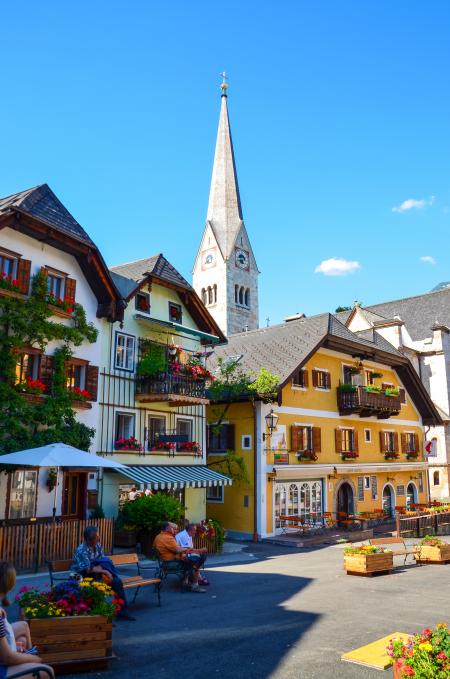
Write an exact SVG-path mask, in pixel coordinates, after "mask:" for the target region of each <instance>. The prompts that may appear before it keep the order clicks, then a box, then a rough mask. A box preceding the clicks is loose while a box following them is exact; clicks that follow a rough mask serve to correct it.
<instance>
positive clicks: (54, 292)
mask: <svg viewBox="0 0 450 679" xmlns="http://www.w3.org/2000/svg"><path fill="white" fill-rule="evenodd" d="M47 290H48V294H49V295H51V296H52V297H55V298H56V299H63V297H64V278H63V277H62V276H58V275H57V274H54V273H52V272H48V273H47Z"/></svg>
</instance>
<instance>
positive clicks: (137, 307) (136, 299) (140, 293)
mask: <svg viewBox="0 0 450 679" xmlns="http://www.w3.org/2000/svg"><path fill="white" fill-rule="evenodd" d="M139 297H145V301H146V302H147V304H148V309H147V310H146V311H145V310H144V309H141V308H140V307H139V305H138V298H139ZM134 308H135V310H136V311H137V312H138V313H140V314H145V315H146V316H149V315H150V311H151V305H150V293H148V292H143V291H142V290H139V292H137V293H136V295H135V298H134Z"/></svg>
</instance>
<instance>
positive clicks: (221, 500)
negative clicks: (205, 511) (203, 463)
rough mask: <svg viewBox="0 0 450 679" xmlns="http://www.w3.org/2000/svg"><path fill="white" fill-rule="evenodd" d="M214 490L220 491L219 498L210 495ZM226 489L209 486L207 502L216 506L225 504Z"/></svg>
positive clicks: (207, 488)
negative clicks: (209, 492)
mask: <svg viewBox="0 0 450 679" xmlns="http://www.w3.org/2000/svg"><path fill="white" fill-rule="evenodd" d="M212 488H214V490H218V491H220V492H219V495H220V497H218V498H212V497H210V496H209V495H208V491H209V490H211V489H212ZM224 491H225V489H224V487H223V486H207V487H206V502H212V503H214V504H223V503H224V501H225V492H224Z"/></svg>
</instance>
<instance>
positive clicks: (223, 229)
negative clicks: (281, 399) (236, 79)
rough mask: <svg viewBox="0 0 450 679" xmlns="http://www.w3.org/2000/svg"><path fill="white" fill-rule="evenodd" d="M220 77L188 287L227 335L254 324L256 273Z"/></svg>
mask: <svg viewBox="0 0 450 679" xmlns="http://www.w3.org/2000/svg"><path fill="white" fill-rule="evenodd" d="M223 76H224V77H223V82H222V85H221V90H222V97H221V108H220V118H219V129H218V131H217V142H216V151H215V155H214V165H213V171H212V177H211V188H210V192H209V203H208V213H207V216H206V226H205V230H204V232H203V237H202V240H201V243H200V248H199V250H198V253H197V258H196V260H195V264H194V270H193V286H194V288H195V291H196V292H197V294H198V295H199V296H200V297H201V299H202V300H203V302H204V303H205V304H206V306H207V307H208V310H209V311H210V313H211V315H212V316H213V317H214V319H215V320H216V321H217V323H218V325H219V326H220V328H221V329H222V330H223V332H224V333H225V335H227V336H228V335H233V334H235V333H238V332H243V331H245V330H255V329H256V328H258V327H259V323H258V273H259V271H258V267H257V266H256V261H255V257H254V255H253V250H252V246H251V245H250V239H249V237H248V234H247V230H246V228H245V225H244V218H243V216H242V206H241V199H240V196H239V186H238V180H237V174H236V163H235V159H234V151H233V142H232V139H231V130H230V121H229V119H228V108H227V84H226V82H225V74H223Z"/></svg>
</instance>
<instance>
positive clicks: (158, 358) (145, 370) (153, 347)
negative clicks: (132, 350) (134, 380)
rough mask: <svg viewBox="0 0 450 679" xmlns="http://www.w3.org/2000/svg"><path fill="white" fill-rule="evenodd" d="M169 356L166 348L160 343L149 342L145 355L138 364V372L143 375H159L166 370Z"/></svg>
mask: <svg viewBox="0 0 450 679" xmlns="http://www.w3.org/2000/svg"><path fill="white" fill-rule="evenodd" d="M166 370H167V357H166V350H165V348H164V347H163V346H161V345H160V344H149V345H148V348H146V350H145V354H144V356H143V357H142V358H141V360H140V361H139V364H138V366H137V370H136V372H137V374H138V375H140V376H141V377H144V376H147V375H148V376H152V375H157V374H158V373H162V372H166Z"/></svg>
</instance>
